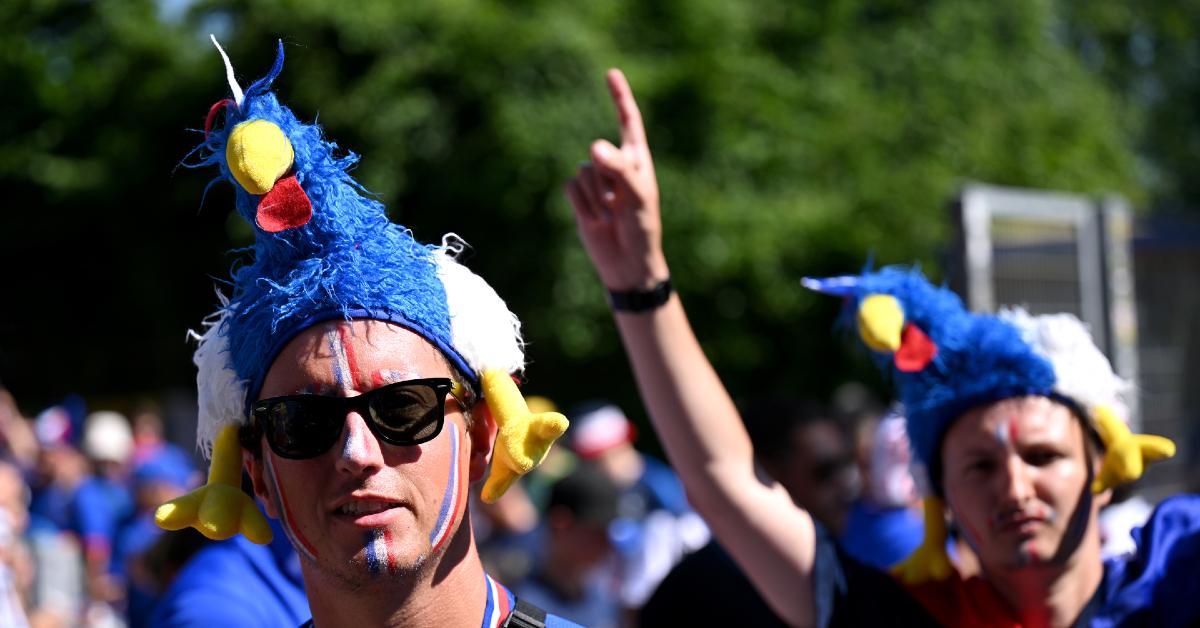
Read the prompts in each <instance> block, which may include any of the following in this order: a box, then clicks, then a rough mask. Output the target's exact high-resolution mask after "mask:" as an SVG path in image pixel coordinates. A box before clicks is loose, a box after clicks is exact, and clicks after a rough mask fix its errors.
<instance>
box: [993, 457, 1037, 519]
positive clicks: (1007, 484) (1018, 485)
mask: <svg viewBox="0 0 1200 628" xmlns="http://www.w3.org/2000/svg"><path fill="white" fill-rule="evenodd" d="M999 475H1000V478H1001V482H1003V483H1004V486H1003V489H1002V494H1003V497H1004V501H1005V502H1006V505H1008V506H1014V507H1018V508H1019V507H1021V506H1022V505H1024V504H1025V503H1027V502H1028V501H1029V500H1031V499H1032V498H1033V497H1034V491H1033V477H1032V470H1031V469H1030V468H1029V465H1027V464H1026V463H1025V461H1024V460H1022V459H1021V457H1020V456H1018V455H1016V454H1012V455H1009V456H1008V459H1007V460H1006V462H1005V464H1004V471H1003V473H1000V474H999Z"/></svg>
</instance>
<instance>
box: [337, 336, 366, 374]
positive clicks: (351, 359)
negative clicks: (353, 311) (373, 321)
mask: <svg viewBox="0 0 1200 628" xmlns="http://www.w3.org/2000/svg"><path fill="white" fill-rule="evenodd" d="M350 333H351V330H350V326H349V325H338V335H339V336H340V337H341V339H342V351H344V352H345V353H346V370H348V371H350V373H349V375H350V382H347V383H349V384H350V385H352V386H353V385H354V382H355V381H356V380H361V381H359V382H358V383H359V388H360V389H366V388H367V386H368V383H367V382H368V380H367V378H365V377H363V376H362V374H361V373H359V372H358V359H357V356H355V355H354V345H353V344H352V343H351V338H350Z"/></svg>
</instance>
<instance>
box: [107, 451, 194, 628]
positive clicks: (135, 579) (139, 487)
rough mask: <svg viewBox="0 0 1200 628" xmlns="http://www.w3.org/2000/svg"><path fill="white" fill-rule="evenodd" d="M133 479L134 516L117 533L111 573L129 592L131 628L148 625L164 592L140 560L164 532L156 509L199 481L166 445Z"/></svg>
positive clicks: (137, 466)
mask: <svg viewBox="0 0 1200 628" xmlns="http://www.w3.org/2000/svg"><path fill="white" fill-rule="evenodd" d="M132 479H133V497H134V513H133V516H132V517H130V518H128V519H126V520H125V521H124V522H122V523H121V525H120V527H119V529H118V531H117V536H116V542H115V544H114V545H113V558H112V567H111V570H110V571H111V573H112V575H113V577H114V578H115V579H116V582H117V583H118V584H119V585H120V586H121V587H122V589H123V590H124V591H125V592H126V604H125V609H126V612H125V614H126V617H127V618H128V623H129V626H130V628H141V627H143V626H147V625H149V616H150V613H151V612H152V611H153V609H154V604H155V602H156V600H157V597H158V595H159V594H160V593H161V592H162V589H163V588H164V587H162V586H161V584H160V583H159V582H157V581H156V580H155V578H154V577H153V575H152V574H151V572H150V570H149V569H148V568H147V565H146V564H145V563H144V562H143V560H142V558H143V555H144V554H145V553H146V552H147V550H149V549H150V548H151V547H152V546H153V545H154V543H155V542H156V541H157V540H158V538H159V537H160V536H161V535H162V533H163V530H162V529H161V528H159V527H158V526H157V525H155V523H154V510H155V509H156V508H158V505H159V504H162V503H164V502H166V501H169V500H172V499H175V498H176V497H179V496H180V495H182V494H184V493H185V492H187V490H188V489H190V488H193V487H194V486H195V485H196V484H197V483H198V480H199V478H198V475H197V473H196V470H195V469H194V468H193V467H192V462H191V459H190V457H189V456H188V455H187V454H185V453H184V452H183V451H182V450H180V449H179V448H177V447H175V446H174V445H169V444H162V445H160V446H159V447H156V448H155V450H154V451H153V453H149V454H148V455H144V456H143V458H142V460H141V461H139V462H138V463H136V464H135V465H134V467H133V473H132Z"/></svg>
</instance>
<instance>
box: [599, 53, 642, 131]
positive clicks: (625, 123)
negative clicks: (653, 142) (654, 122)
mask: <svg viewBox="0 0 1200 628" xmlns="http://www.w3.org/2000/svg"><path fill="white" fill-rule="evenodd" d="M606 78H607V80H608V91H609V92H610V93H611V94H612V99H613V104H614V105H616V107H617V114H618V115H619V116H620V118H621V146H622V147H625V146H645V144H646V130H645V128H644V127H643V126H642V112H641V111H638V106H637V102H636V101H635V100H634V99H633V90H631V89H630V88H629V81H628V80H626V79H625V74H624V73H622V72H621V71H620V70H618V69H615V68H614V69H612V70H609V71H608V75H607V76H606Z"/></svg>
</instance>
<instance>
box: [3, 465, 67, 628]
mask: <svg viewBox="0 0 1200 628" xmlns="http://www.w3.org/2000/svg"><path fill="white" fill-rule="evenodd" d="M28 495H29V493H28V489H27V488H26V486H25V480H24V478H22V477H21V471H20V469H18V468H17V467H16V465H14V464H12V463H9V462H3V461H0V626H5V627H8V626H12V627H13V628H25V627H26V626H28V625H29V617H28V613H27V612H26V610H27V608H29V606H28V605H29V601H28V600H29V593H30V590H29V589H30V586H31V585H32V581H33V562H32V558H31V557H30V556H29V554H28V552H27V551H26V549H25V546H24V545H23V544H22V542H21V535H22V534H23V533H24V532H25V528H26V526H27V525H28V522H29V513H28V512H26V500H27V499H28ZM35 618H36V617H35ZM38 619H41V618H38ZM52 620H53V618H50V617H47V618H44V619H43V620H42V621H43V623H42V625H47V626H50V625H54V624H53V623H52Z"/></svg>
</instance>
